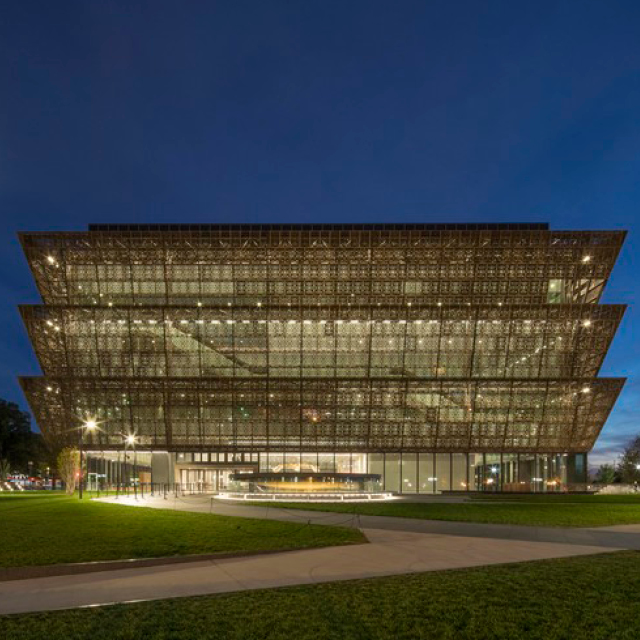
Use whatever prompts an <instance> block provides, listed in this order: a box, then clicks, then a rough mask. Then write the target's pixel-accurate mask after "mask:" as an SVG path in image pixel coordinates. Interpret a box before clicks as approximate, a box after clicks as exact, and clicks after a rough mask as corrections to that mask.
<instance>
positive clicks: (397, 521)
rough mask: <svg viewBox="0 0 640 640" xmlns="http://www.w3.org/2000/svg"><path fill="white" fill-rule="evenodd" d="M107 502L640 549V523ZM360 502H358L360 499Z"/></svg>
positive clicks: (191, 500)
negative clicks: (590, 524) (532, 522)
mask: <svg viewBox="0 0 640 640" xmlns="http://www.w3.org/2000/svg"><path fill="white" fill-rule="evenodd" d="M101 500H102V501H104V502H113V503H114V504H116V503H120V504H131V505H136V506H142V507H154V508H159V509H177V510H179V511H199V512H206V513H217V514H219V515H225V516H237V517H241V518H269V519H272V520H281V521H284V522H311V523H312V524H327V525H342V526H350V525H351V526H358V527H359V528H360V529H386V530H390V531H408V532H413V533H435V534H438V535H447V536H464V537H473V538H491V539H499V540H522V541H529V542H553V543H560V544H577V545H589V546H596V547H607V548H617V549H640V535H638V532H640V525H620V526H615V527H596V528H576V527H527V526H521V525H509V524H481V523H476V522H454V521H446V520H419V519H417V518H398V517H392V516H366V515H358V516H352V515H350V514H347V513H331V512H327V511H325V512H322V511H304V510H300V509H282V508H278V507H271V506H269V503H265V506H246V505H244V504H242V502H227V501H222V500H213V502H212V501H211V498H210V497H207V496H189V497H184V498H177V499H175V498H174V497H169V498H168V499H167V500H164V499H163V498H149V497H145V498H144V499H138V500H137V501H136V500H135V499H134V498H132V497H130V498H119V499H116V498H103V499H101ZM354 506H356V505H354Z"/></svg>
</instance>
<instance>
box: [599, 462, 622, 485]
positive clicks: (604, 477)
mask: <svg viewBox="0 0 640 640" xmlns="http://www.w3.org/2000/svg"><path fill="white" fill-rule="evenodd" d="M618 479H619V478H618V474H617V472H616V468H615V467H614V466H613V465H612V464H601V465H600V466H599V467H598V470H597V471H596V475H595V478H594V482H595V483H596V484H613V483H614V482H616V480H618Z"/></svg>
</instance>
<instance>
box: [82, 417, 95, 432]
mask: <svg viewBox="0 0 640 640" xmlns="http://www.w3.org/2000/svg"><path fill="white" fill-rule="evenodd" d="M84 428H85V429H86V430H87V431H93V430H94V429H97V428H98V423H97V422H96V421H95V420H93V419H90V420H87V421H86V422H85V423H84Z"/></svg>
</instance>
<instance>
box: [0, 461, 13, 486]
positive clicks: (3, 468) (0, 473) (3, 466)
mask: <svg viewBox="0 0 640 640" xmlns="http://www.w3.org/2000/svg"><path fill="white" fill-rule="evenodd" d="M10 473H11V465H10V464H9V461H8V460H7V459H6V458H2V460H0V482H6V481H7V478H8V477H9V474H10Z"/></svg>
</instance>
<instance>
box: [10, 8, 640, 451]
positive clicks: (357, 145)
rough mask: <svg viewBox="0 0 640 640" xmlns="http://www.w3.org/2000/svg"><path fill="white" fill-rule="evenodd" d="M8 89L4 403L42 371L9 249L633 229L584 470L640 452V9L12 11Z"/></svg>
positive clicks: (17, 263)
mask: <svg viewBox="0 0 640 640" xmlns="http://www.w3.org/2000/svg"><path fill="white" fill-rule="evenodd" d="M0 82H1V87H2V101H1V102H0V216H1V220H2V229H3V232H2V234H0V243H1V244H0V250H1V252H2V253H1V255H2V258H3V259H2V260H1V261H0V287H1V293H2V298H3V304H2V305H1V306H0V322H1V323H2V327H3V331H2V332H1V334H0V397H3V398H7V399H9V400H12V401H16V402H18V403H19V404H20V406H21V407H23V408H25V409H26V408H27V404H26V401H25V399H24V396H23V394H22V392H21V390H20V388H19V386H18V383H17V376H18V375H37V374H38V373H39V368H38V364H37V362H36V359H35V357H34V355H33V351H32V349H31V347H30V344H29V341H28V339H27V335H26V332H25V330H24V328H23V325H22V321H21V319H20V316H19V314H18V310H17V305H18V304H20V303H36V302H38V301H39V296H38V293H37V291H36V288H35V285H34V283H33V280H32V277H31V274H30V272H29V269H28V267H27V263H26V261H25V259H24V257H23V255H22V252H21V249H20V246H19V243H18V240H17V237H16V233H17V232H18V231H46V230H81V229H84V228H85V227H86V225H87V224H88V223H90V222H129V223H135V222H211V223H215V222H222V223H226V222H318V223H320V222H549V223H550V224H551V227H552V228H553V229H627V230H628V231H629V234H628V237H627V241H626V245H625V247H624V249H623V252H622V255H621V256H620V259H619V262H618V264H617V266H616V268H615V269H614V272H613V274H612V278H611V280H610V282H609V285H608V287H607V289H606V292H605V295H604V298H603V302H611V303H626V304H628V305H629V309H628V310H627V314H626V317H625V319H624V321H623V323H622V326H621V327H620V330H619V332H618V335H617V337H616V338H615V340H614V343H613V346H612V347H611V350H610V352H609V355H608V357H607V359H606V362H605V364H604V367H603V369H602V371H601V375H605V376H606V375H612V376H626V377H628V378H629V379H628V381H627V384H626V387H625V389H624V391H623V393H622V396H621V397H620V399H619V400H618V403H617V405H616V407H615V409H614V412H613V414H612V415H611V417H610V419H609V421H608V422H607V424H606V426H605V428H604V430H603V432H602V435H601V437H600V439H599V441H598V444H597V445H596V449H595V451H594V453H593V454H592V456H591V463H592V464H598V463H600V462H603V461H611V460H613V459H614V458H615V457H616V456H617V454H618V452H619V451H620V447H621V446H622V445H623V444H624V443H625V442H626V441H628V440H629V439H630V437H632V436H633V435H636V434H640V409H639V408H638V402H639V400H640V384H639V382H638V380H639V376H640V348H639V346H638V343H639V342H640V341H639V340H637V339H636V340H634V331H635V335H636V338H637V337H638V335H639V332H640V329H639V328H638V327H639V326H640V325H639V317H638V316H639V312H638V309H637V308H636V306H635V302H636V299H637V297H638V289H639V281H640V265H638V263H637V260H636V257H637V255H638V250H639V244H640V240H639V234H640V211H639V206H638V205H639V203H640V153H639V150H640V2H638V0H630V1H627V2H616V1H615V0H606V1H604V0H603V1H600V2H590V1H588V0H578V1H575V2H573V1H563V2H546V1H544V0H542V1H540V2H535V3H534V2H517V1H516V2H514V1H513V0H510V1H508V2H497V1H487V2H477V1H470V2H462V1H458V2H456V1H447V2H435V1H431V0H419V1H416V2H411V1H409V0H402V1H401V2H391V1H389V0H388V1H387V2H375V1H373V0H367V1H366V2H359V1H355V0H349V1H347V2H345V1H344V0H343V1H341V2H331V1H327V0H322V1H314V0H307V1H305V2H292V1H290V2H276V1H272V0H267V1H260V2H259V1H254V2H243V1H239V0H233V1H228V2H211V1H209V2H162V1H158V0H156V1H154V2H137V3H131V2H124V1H123V2H106V1H105V2H72V1H66V2H51V1H50V0H49V1H47V2H30V1H29V0H21V1H19V2H8V3H4V6H3V9H2V12H1V15H0ZM634 263H635V264H634Z"/></svg>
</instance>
